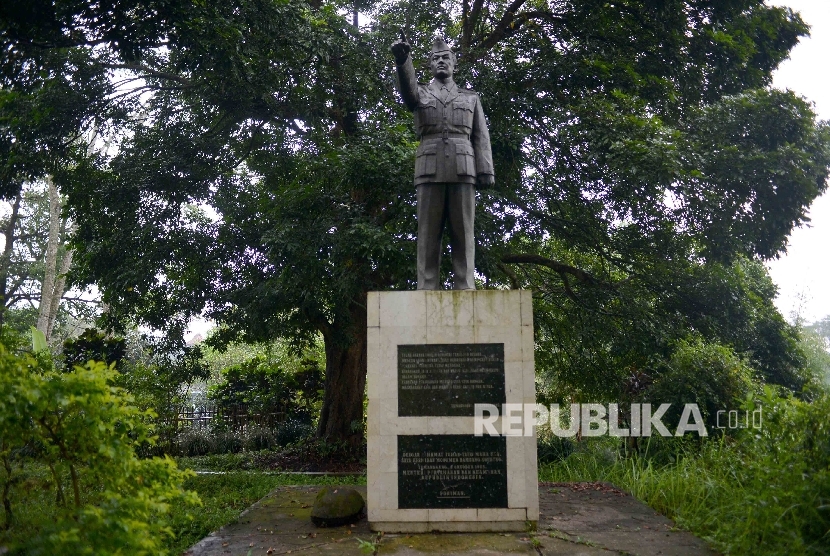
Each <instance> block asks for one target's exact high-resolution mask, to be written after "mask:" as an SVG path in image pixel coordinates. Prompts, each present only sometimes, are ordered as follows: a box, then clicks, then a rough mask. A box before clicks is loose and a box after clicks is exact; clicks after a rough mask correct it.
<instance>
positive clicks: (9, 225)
mask: <svg viewBox="0 0 830 556" xmlns="http://www.w3.org/2000/svg"><path fill="white" fill-rule="evenodd" d="M22 200H23V191H22V190H21V191H19V192H18V194H17V196H16V197H15V198H14V203H12V212H11V214H10V215H9V219H8V221H7V222H6V226H5V228H4V229H3V231H2V233H3V236H4V237H5V239H6V245H5V246H4V247H3V254H2V256H0V325H2V324H3V322H4V321H5V318H6V309H7V307H8V296H9V294H11V293H13V292H10V291H8V287H9V286H8V281H9V272H10V270H11V269H10V268H9V267H10V266H11V261H12V253H13V252H14V242H15V240H16V239H17V238H16V237H15V235H14V229H15V227H16V226H17V220H18V218H19V217H20V201H22Z"/></svg>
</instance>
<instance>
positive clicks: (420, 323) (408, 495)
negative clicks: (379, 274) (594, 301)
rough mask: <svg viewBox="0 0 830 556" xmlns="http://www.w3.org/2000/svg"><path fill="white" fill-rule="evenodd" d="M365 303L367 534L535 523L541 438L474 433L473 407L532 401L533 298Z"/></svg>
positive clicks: (372, 297) (478, 295)
mask: <svg viewBox="0 0 830 556" xmlns="http://www.w3.org/2000/svg"><path fill="white" fill-rule="evenodd" d="M367 305H368V306H367V314H368V319H367V320H368V323H367V325H368V362H367V363H368V377H367V381H368V390H369V408H368V457H367V510H368V517H369V524H370V526H371V527H372V529H373V530H376V531H385V532H426V531H523V530H525V529H526V528H527V526H528V524H527V522H528V521H530V522H534V523H535V522H536V521H537V520H538V519H539V493H538V473H537V464H536V436H535V431H534V434H533V435H532V436H475V434H474V433H475V429H474V426H473V423H474V417H473V415H474V411H473V406H474V404H476V403H487V404H492V405H495V406H497V407H499V408H500V409H501V407H502V404H504V403H508V404H533V403H535V402H536V382H535V373H534V367H533V306H532V300H531V295H530V292H529V291H519V290H507V291H505V290H481V291H406V292H370V293H369V295H368V300H367ZM496 428H497V430H499V431H500V430H501V423H500V420H499V421H497V422H496Z"/></svg>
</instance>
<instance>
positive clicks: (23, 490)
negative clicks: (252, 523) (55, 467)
mask: <svg viewBox="0 0 830 556" xmlns="http://www.w3.org/2000/svg"><path fill="white" fill-rule="evenodd" d="M211 458H216V459H218V463H217V462H216V461H214V462H213V463H215V464H216V466H220V467H221V464H222V462H225V463H227V461H225V460H230V459H231V458H223V457H221V456H211ZM200 460H201V458H182V459H181V460H180V461H179V462H178V463H179V467H181V468H188V469H193V468H194V467H196V466H194V465H193V464H194V463H197V462H199V461H200ZM343 484H366V477H365V476H360V475H358V476H331V477H329V476H321V475H284V474H266V473H263V472H257V471H231V472H227V473H223V474H217V475H196V476H193V477H190V478H189V479H187V481H186V482H185V485H184V487H185V488H186V489H188V490H192V491H195V492H196V493H197V494H198V495H199V498H201V500H202V506H201V507H199V508H196V509H190V510H188V509H186V508H181V507H177V506H174V507H172V508H171V515H170V522H171V529H172V531H173V536H172V537H171V538H169V539H168V540H167V542H166V548H167V550H168V553H169V554H171V555H178V554H181V553H182V552H183V551H184V550H185V549H187V548H188V547H190V546H192V545H193V544H194V543H196V542H197V541H199V540H200V539H202V538H204V537H205V536H207V535H208V534H210V533H211V532H212V531H215V530H217V529H219V527H221V526H222V525H226V524H228V523H232V522H234V521H235V520H236V519H237V517H238V516H239V514H240V513H241V512H242V511H243V510H244V509H245V508H247V507H248V506H250V505H251V504H253V503H254V502H256V501H257V500H259V499H260V498H262V497H263V496H265V495H266V494H268V493H269V492H270V491H272V490H273V489H275V488H277V487H279V486H285V485H343ZM92 490H93V489H85V490H84V493H85V494H84V496H83V501H84V502H86V501H87V499H88V495H89V493H90V492H92ZM12 493H13V494H14V495H15V496H14V498H13V500H12V503H13V506H14V511H15V526H14V527H12V528H11V529H10V530H7V531H4V530H2V529H0V546H3V545H10V544H14V543H16V542H18V541H20V540H22V539H25V538H28V537H30V536H33V535H37V534H38V532H39V531H40V529H41V527H43V525H44V524H46V523H49V522H50V521H54V520H55V518H56V517H57V515H58V513H57V512H60V511H71V508H69V509H61V508H59V507H58V506H56V504H55V494H54V489H53V488H51V477H50V475H49V471H48V469H47V468H46V467H45V466H42V465H36V464H27V465H26V467H25V468H24V472H23V473H22V474H21V479H20V483H18V485H17V488H15V489H13V490H12ZM0 513H2V512H0Z"/></svg>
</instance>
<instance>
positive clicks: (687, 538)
mask: <svg viewBox="0 0 830 556" xmlns="http://www.w3.org/2000/svg"><path fill="white" fill-rule="evenodd" d="M319 488H320V487H313V486H301V487H282V488H279V489H277V490H275V491H274V492H272V493H271V494H269V495H267V496H266V497H265V498H263V499H262V500H260V501H259V502H257V503H256V504H254V505H253V506H251V507H250V508H248V509H247V510H246V511H245V512H243V514H242V515H241V516H240V517H239V520H238V521H237V522H236V523H233V524H230V525H227V526H225V527H223V528H222V529H220V530H219V531H217V532H215V533H212V534H211V535H210V536H208V537H206V538H205V539H203V540H202V541H200V542H199V543H198V544H196V545H195V546H193V547H192V548H190V549H189V550H188V551H186V552H185V554H186V555H187V556H226V555H232V556H248V555H250V556H260V555H278V554H298V555H302V556H317V555H322V554H338V555H340V554H342V555H346V556H349V555H354V556H358V555H364V556H365V555H369V554H379V555H385V554H395V555H398V556H415V555H423V554H438V555H447V556H453V555H459V556H460V555H477V556H495V555H500V554H527V555H536V556H538V555H542V556H554V555H556V556H558V555H586V556H593V555H603V556H611V555H614V554H620V555H637V556H652V555H661V556H663V555H665V556H697V555H706V556H709V555H715V554H716V553H715V552H714V551H712V550H710V549H709V548H707V546H706V543H704V542H703V541H702V540H700V539H698V538H697V537H695V536H694V535H692V534H691V533H688V532H686V531H679V530H677V529H676V528H675V527H674V524H673V523H672V522H671V520H669V519H667V518H665V517H663V516H661V515H659V514H657V513H655V512H654V511H653V510H652V509H650V508H649V507H648V506H646V505H645V504H643V503H641V502H639V501H637V500H636V499H634V498H633V497H632V496H630V495H628V494H625V493H624V492H622V491H620V490H617V489H615V488H613V487H611V486H610V485H604V484H599V483H563V484H551V483H540V485H539V503H540V510H541V516H540V519H539V528H538V531H535V532H532V533H531V532H528V533H511V534H503V533H440V534H438V533H436V534H419V535H380V536H379V535H376V534H375V533H372V532H371V531H369V526H368V524H367V522H366V520H365V519H364V520H363V521H361V522H359V523H356V524H354V525H352V526H350V527H336V528H331V529H318V528H317V527H314V525H312V524H311V521H310V513H311V506H312V504H313V503H314V497H315V496H316V495H317V491H318V490H319ZM354 488H357V489H358V490H359V491H361V494H363V496H364V498H365V496H366V487H354Z"/></svg>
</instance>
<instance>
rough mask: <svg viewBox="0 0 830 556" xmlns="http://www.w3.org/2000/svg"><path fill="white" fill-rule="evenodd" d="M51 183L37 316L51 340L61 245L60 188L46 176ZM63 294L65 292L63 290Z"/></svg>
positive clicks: (39, 324) (45, 334)
mask: <svg viewBox="0 0 830 556" xmlns="http://www.w3.org/2000/svg"><path fill="white" fill-rule="evenodd" d="M46 183H47V184H48V185H49V238H48V240H47V242H46V260H45V267H46V268H45V270H44V272H43V282H42V283H41V288H40V307H39V311H38V317H37V329H38V330H40V331H41V332H43V335H44V336H46V339H47V340H49V312H50V310H51V308H52V297H54V295H55V280H56V277H57V276H56V275H57V263H58V246H59V245H60V237H59V236H60V225H61V200H60V196H59V195H58V188H57V186H55V182H54V181H53V180H52V177H51V176H47V177H46ZM61 295H63V292H61Z"/></svg>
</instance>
